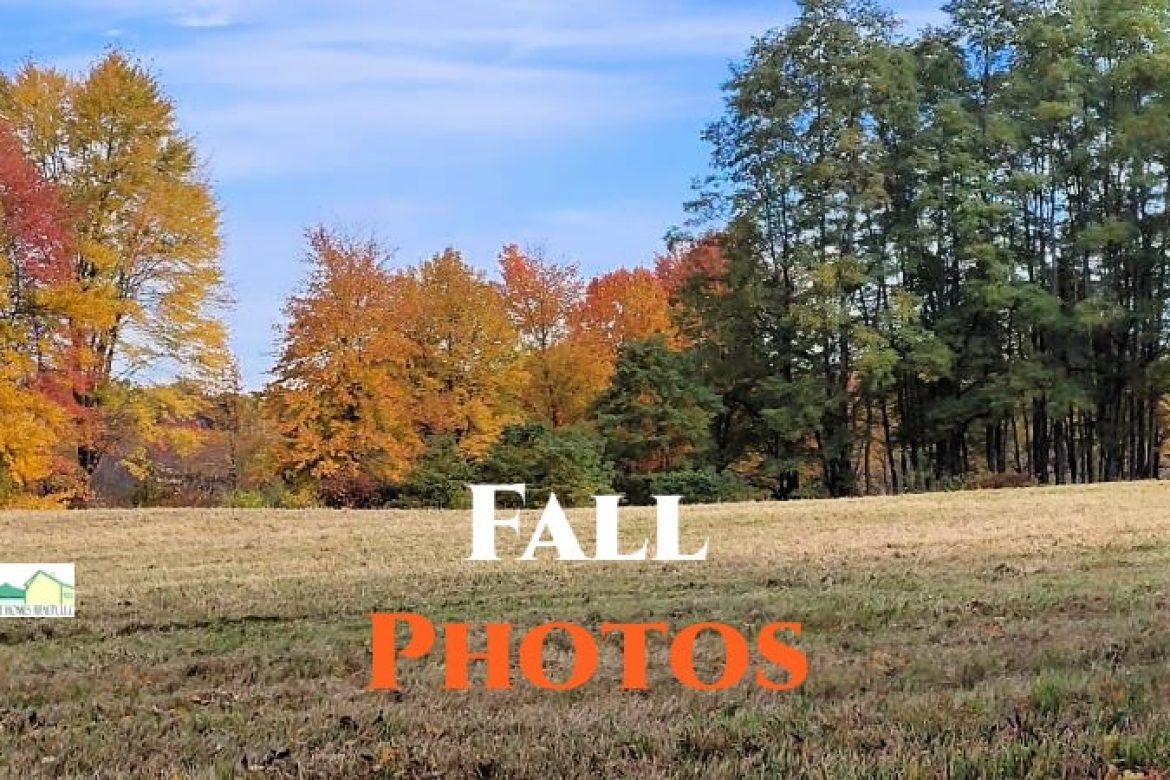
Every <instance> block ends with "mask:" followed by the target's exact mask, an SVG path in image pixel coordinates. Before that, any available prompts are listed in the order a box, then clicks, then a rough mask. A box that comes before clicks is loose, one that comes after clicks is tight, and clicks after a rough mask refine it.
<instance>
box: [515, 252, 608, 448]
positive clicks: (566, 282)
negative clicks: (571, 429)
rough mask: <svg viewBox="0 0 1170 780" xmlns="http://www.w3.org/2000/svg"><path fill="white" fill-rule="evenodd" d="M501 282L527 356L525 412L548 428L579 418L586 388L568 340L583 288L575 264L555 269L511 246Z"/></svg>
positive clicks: (577, 358)
mask: <svg viewBox="0 0 1170 780" xmlns="http://www.w3.org/2000/svg"><path fill="white" fill-rule="evenodd" d="M500 277H501V279H502V286H503V292H504V299H505V302H506V304H507V307H508V315H509V317H510V318H511V320H512V324H513V326H514V327H515V328H516V329H517V331H518V332H519V335H520V341H521V344H522V346H523V348H524V350H525V357H524V367H525V369H526V373H527V381H526V382H525V384H524V387H523V390H522V392H521V403H522V404H523V408H524V412H525V414H526V415H527V416H528V418H529V419H531V420H536V421H539V422H542V423H544V424H546V425H549V426H551V427H554V428H555V427H558V426H561V425H564V424H567V423H571V422H574V421H576V420H577V419H579V418H580V416H581V414H582V412H583V411H584V408H585V406H586V405H587V404H588V402H589V400H590V399H589V397H588V396H589V386H588V384H587V383H582V382H581V381H580V377H581V368H582V366H581V365H580V359H581V358H582V357H587V356H584V355H580V354H578V353H579V352H580V350H577V349H575V348H574V346H575V345H574V343H573V342H572V341H570V339H569V337H570V335H571V333H570V327H571V320H572V318H573V313H574V311H575V310H576V309H577V307H579V306H580V305H581V299H582V294H583V292H584V284H583V283H582V281H581V277H580V275H579V274H578V272H577V266H576V265H574V264H563V265H561V264H557V263H553V262H551V261H549V260H548V259H547V258H545V257H543V256H542V255H541V254H539V253H535V252H528V253H525V252H523V251H521V250H520V248H519V247H518V246H516V245H515V244H509V245H508V246H505V247H504V250H503V251H502V252H501V253H500Z"/></svg>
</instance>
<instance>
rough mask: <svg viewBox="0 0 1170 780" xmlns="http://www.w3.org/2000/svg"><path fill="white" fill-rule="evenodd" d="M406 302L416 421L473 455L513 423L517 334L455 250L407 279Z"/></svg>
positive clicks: (490, 288)
mask: <svg viewBox="0 0 1170 780" xmlns="http://www.w3.org/2000/svg"><path fill="white" fill-rule="evenodd" d="M409 278H410V281H411V289H410V295H411V296H412V301H413V305H412V306H411V307H410V309H411V312H410V317H409V319H408V322H407V326H406V335H407V337H408V338H409V339H410V340H411V342H412V343H413V345H414V348H415V358H414V360H413V361H412V362H411V379H412V383H413V386H414V390H415V394H416V404H417V406H416V409H415V414H416V418H415V419H416V424H417V426H418V428H419V430H420V432H421V433H423V434H424V435H441V434H449V435H451V436H453V437H454V438H455V440H456V442H458V445H459V448H460V450H461V451H463V452H464V453H466V454H469V455H479V454H482V453H483V452H485V451H486V450H487V448H488V447H490V446H491V445H492V442H494V441H495V440H496V437H497V436H499V433H500V431H501V430H503V428H504V426H505V425H507V424H508V423H510V422H513V421H515V420H518V419H519V395H520V391H521V389H522V387H523V384H524V382H525V373H524V366H523V362H522V360H521V357H522V355H521V350H520V342H519V334H518V333H517V330H516V328H515V327H514V326H513V324H512V322H511V321H510V320H509V317H508V312H507V308H506V303H505V297H504V294H503V292H501V290H500V289H499V288H498V287H497V286H496V285H494V284H492V283H491V282H489V281H487V279H485V278H484V275H483V274H482V273H480V272H478V271H475V270H474V269H472V268H471V267H470V266H468V265H467V263H465V262H464V261H463V258H462V256H461V255H460V254H459V253H458V252H456V251H455V250H454V249H447V250H446V251H444V252H442V253H440V254H438V255H435V256H434V257H433V258H431V259H430V260H428V261H426V262H424V263H423V264H422V265H421V266H419V267H418V268H417V269H415V270H414V271H413V272H412V273H411V274H410V277H409Z"/></svg>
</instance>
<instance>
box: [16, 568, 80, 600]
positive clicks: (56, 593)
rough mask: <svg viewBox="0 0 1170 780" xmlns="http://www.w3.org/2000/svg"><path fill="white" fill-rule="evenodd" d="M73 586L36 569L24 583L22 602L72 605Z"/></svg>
mask: <svg viewBox="0 0 1170 780" xmlns="http://www.w3.org/2000/svg"><path fill="white" fill-rule="evenodd" d="M73 601H74V592H73V586H72V585H70V584H69V583H67V582H62V581H61V580H59V579H57V578H56V577H54V576H53V575H52V574H49V573H48V572H45V571H38V572H37V573H36V574H34V575H33V576H32V577H30V578H29V580H28V582H26V583H24V603H25V604H29V605H33V604H40V605H44V606H73Z"/></svg>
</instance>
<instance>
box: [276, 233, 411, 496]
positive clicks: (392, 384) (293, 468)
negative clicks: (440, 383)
mask: <svg viewBox="0 0 1170 780" xmlns="http://www.w3.org/2000/svg"><path fill="white" fill-rule="evenodd" d="M307 238H308V243H309V248H308V252H307V256H306V261H307V262H308V264H309V275H308V278H307V280H306V281H305V283H304V285H303V286H302V288H301V290H300V291H299V292H298V293H297V294H296V295H294V296H292V297H291V298H290V299H289V301H288V303H287V304H286V305H285V315H286V317H287V322H286V324H285V326H284V328H283V331H282V333H281V337H280V355H279V358H278V360H277V364H276V367H275V368H274V370H273V373H274V375H275V379H274V381H273V383H272V385H271V387H270V389H269V398H270V403H271V405H272V412H273V413H274V414H275V416H276V419H277V424H278V426H279V428H280V430H281V432H282V434H283V438H284V441H285V452H284V456H283V461H284V464H285V469H286V470H287V471H288V472H289V474H290V476H291V478H292V481H293V482H294V483H295V482H304V481H308V482H309V483H310V486H312V485H315V484H317V483H320V482H322V481H330V480H332V481H334V482H338V483H340V482H344V481H357V480H367V481H369V482H371V483H373V484H375V485H376V484H380V483H385V482H391V481H394V480H398V479H401V478H402V477H404V476H405V475H406V474H407V472H408V471H409V469H410V465H411V462H412V460H413V458H414V457H415V455H416V454H417V453H418V452H419V451H420V450H421V447H422V442H421V440H420V438H419V436H418V435H417V432H416V429H415V425H414V422H415V411H414V410H415V398H414V396H413V395H412V388H411V387H410V386H409V384H408V382H407V375H408V368H409V366H410V365H411V362H412V361H413V360H415V359H417V358H420V357H421V356H420V355H418V354H417V352H416V350H415V345H414V343H412V342H411V341H410V340H409V339H408V338H407V337H406V335H405V331H406V329H407V323H408V321H410V320H411V318H412V316H413V313H414V312H413V310H412V309H411V307H412V306H413V305H414V304H415V302H416V299H415V298H412V297H411V295H412V294H413V292H414V289H413V285H414V280H412V279H408V278H406V277H404V276H403V275H401V274H398V273H396V272H394V271H392V270H390V269H389V268H387V266H386V259H387V256H386V253H385V252H384V251H383V250H382V248H381V247H380V246H379V245H378V244H377V243H376V242H374V241H369V240H358V239H354V238H348V237H345V236H341V235H337V234H335V233H331V232H329V231H328V230H325V229H324V228H316V229H313V230H311V231H309V233H308V236H307Z"/></svg>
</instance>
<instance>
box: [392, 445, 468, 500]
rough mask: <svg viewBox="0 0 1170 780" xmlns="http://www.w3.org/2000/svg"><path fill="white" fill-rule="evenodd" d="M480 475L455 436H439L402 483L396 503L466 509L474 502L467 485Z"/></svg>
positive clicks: (428, 446)
mask: <svg viewBox="0 0 1170 780" xmlns="http://www.w3.org/2000/svg"><path fill="white" fill-rule="evenodd" d="M477 476H478V469H477V468H476V465H475V463H474V462H472V461H471V460H470V459H469V458H468V457H467V456H465V455H464V454H463V453H461V452H460V451H459V448H458V447H457V446H456V444H455V440H454V439H453V438H452V437H450V436H438V437H435V438H434V439H432V440H431V441H430V442H428V443H427V448H426V450H425V451H423V453H422V455H420V456H419V458H418V460H417V461H416V462H415V464H414V468H413V469H412V470H411V472H410V475H409V476H408V477H407V478H406V481H405V482H403V483H402V485H401V490H400V491H399V493H398V495H397V496H396V498H395V500H394V506H399V507H406V508H411V509H413V508H432V509H466V508H468V507H469V506H471V491H470V490H469V489H468V487H467V486H468V485H469V484H471V483H473V482H476V481H477V479H476V478H477Z"/></svg>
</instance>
